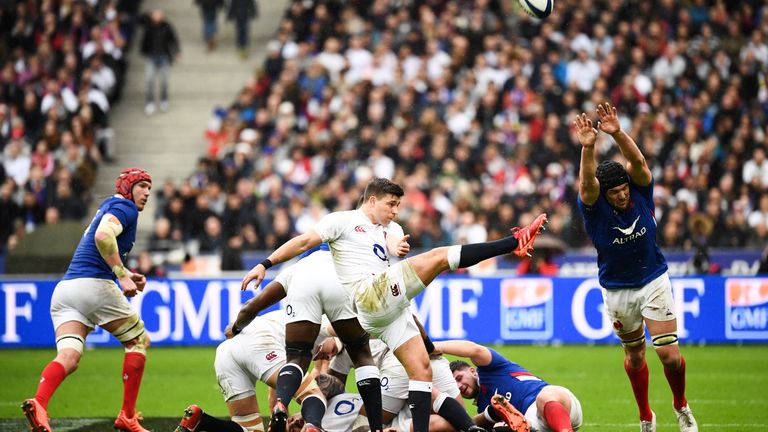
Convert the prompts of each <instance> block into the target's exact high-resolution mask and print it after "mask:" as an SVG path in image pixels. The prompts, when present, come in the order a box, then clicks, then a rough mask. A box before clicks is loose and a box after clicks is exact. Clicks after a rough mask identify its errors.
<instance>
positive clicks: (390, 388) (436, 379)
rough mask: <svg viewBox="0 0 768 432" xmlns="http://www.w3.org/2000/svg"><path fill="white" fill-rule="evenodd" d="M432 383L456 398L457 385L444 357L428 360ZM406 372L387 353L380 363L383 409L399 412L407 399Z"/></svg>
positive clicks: (439, 389) (393, 357)
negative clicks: (430, 367)
mask: <svg viewBox="0 0 768 432" xmlns="http://www.w3.org/2000/svg"><path fill="white" fill-rule="evenodd" d="M430 364H431V366H432V385H433V386H434V388H435V389H437V390H438V391H440V392H442V393H445V394H447V395H448V396H449V397H452V398H454V399H455V398H456V397H457V396H458V395H459V393H460V392H459V386H458V384H456V380H455V379H453V373H451V367H450V363H449V362H448V360H447V359H445V358H444V357H438V358H436V359H432V360H430ZM408 381H409V380H408V374H407V373H406V372H405V368H403V366H402V365H401V364H400V362H399V361H398V360H397V357H395V356H394V354H391V353H390V354H387V355H386V356H385V357H384V361H383V362H382V363H381V399H382V406H383V408H384V410H385V411H387V412H391V413H399V412H400V411H401V410H402V409H403V407H404V406H405V405H406V402H407V401H408Z"/></svg>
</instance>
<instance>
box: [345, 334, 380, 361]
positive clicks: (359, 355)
mask: <svg viewBox="0 0 768 432" xmlns="http://www.w3.org/2000/svg"><path fill="white" fill-rule="evenodd" d="M369 340H370V335H369V334H368V333H367V332H366V333H363V334H362V335H361V336H359V337H357V338H354V339H347V340H342V343H343V344H344V348H345V349H346V350H347V353H349V358H350V359H351V360H352V363H353V364H354V365H355V367H360V366H370V365H373V364H374V362H373V356H372V355H371V347H370V345H369Z"/></svg>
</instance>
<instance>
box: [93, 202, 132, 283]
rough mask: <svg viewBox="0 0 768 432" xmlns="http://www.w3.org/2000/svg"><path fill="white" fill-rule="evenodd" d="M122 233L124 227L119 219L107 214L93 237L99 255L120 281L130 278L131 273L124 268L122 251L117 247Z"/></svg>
mask: <svg viewBox="0 0 768 432" xmlns="http://www.w3.org/2000/svg"><path fill="white" fill-rule="evenodd" d="M122 232H123V225H122V224H121V223H120V221H119V220H118V219H117V217H115V216H114V215H113V214H111V213H106V214H104V216H103V217H102V218H101V221H100V222H99V226H98V227H96V233H95V234H94V236H93V238H94V241H95V242H96V248H97V249H98V250H99V254H100V255H101V257H102V258H103V259H104V261H106V263H107V265H109V268H111V269H112V272H113V273H115V276H117V278H118V279H122V278H125V277H129V276H130V271H129V270H128V269H126V268H125V267H124V266H123V260H122V259H120V251H119V249H118V247H117V236H119V235H120V233H122Z"/></svg>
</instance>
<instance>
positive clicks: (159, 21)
mask: <svg viewBox="0 0 768 432" xmlns="http://www.w3.org/2000/svg"><path fill="white" fill-rule="evenodd" d="M140 22H141V24H142V25H143V26H144V37H143V39H142V41H141V54H142V55H143V56H144V58H145V63H144V64H145V68H144V73H145V80H146V86H147V89H146V98H145V99H146V105H145V106H144V113H145V114H146V115H148V116H149V115H152V114H154V113H155V111H156V109H157V108H156V106H155V86H156V85H157V84H159V86H160V111H162V112H166V111H168V109H169V108H170V105H169V102H168V79H169V76H170V67H171V64H172V63H173V62H174V61H175V60H177V59H178V56H179V53H180V52H181V47H180V45H179V40H178V38H177V37H176V30H174V28H173V26H172V25H171V24H170V23H169V22H168V21H167V20H166V19H165V12H163V11H162V10H160V9H155V10H153V11H152V12H151V13H150V14H149V15H144V16H142V18H141V21H140Z"/></svg>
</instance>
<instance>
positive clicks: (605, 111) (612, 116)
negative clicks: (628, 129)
mask: <svg viewBox="0 0 768 432" xmlns="http://www.w3.org/2000/svg"><path fill="white" fill-rule="evenodd" d="M596 111H597V116H598V117H599V118H600V120H598V121H597V128H598V129H600V130H601V131H603V132H605V133H607V134H608V135H613V134H615V133H616V132H619V131H620V130H621V124H619V116H618V114H616V107H614V106H611V104H610V103H608V102H606V103H604V104H598V105H597V110H596Z"/></svg>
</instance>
